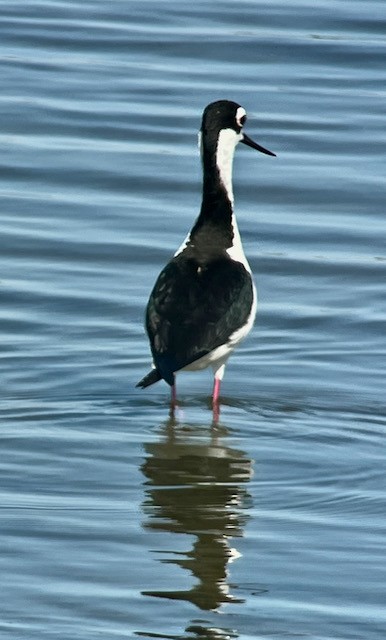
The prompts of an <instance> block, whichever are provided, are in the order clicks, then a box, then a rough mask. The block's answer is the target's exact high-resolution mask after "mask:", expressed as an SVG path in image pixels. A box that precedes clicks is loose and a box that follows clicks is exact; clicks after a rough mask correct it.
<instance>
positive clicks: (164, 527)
mask: <svg viewBox="0 0 386 640" xmlns="http://www.w3.org/2000/svg"><path fill="white" fill-rule="evenodd" d="M219 429H220V428H219V427H217V428H216V429H215V430H214V429H213V430H212V431H211V432H210V433H208V431H205V432H204V434H205V435H204V436H203V434H202V432H198V431H197V430H196V431H194V430H193V428H192V430H191V431H190V432H189V433H188V434H187V432H186V431H184V432H182V431H181V427H177V428H175V427H173V425H172V424H167V425H166V427H165V428H164V430H163V433H162V437H161V439H160V441H159V442H156V443H149V444H147V445H145V451H146V453H147V457H146V459H145V462H144V463H143V465H142V471H143V474H144V475H145V476H146V478H147V483H146V484H147V485H149V487H148V488H147V489H146V499H145V501H144V505H143V508H144V512H145V514H146V515H147V516H148V519H147V521H146V522H145V525H144V526H146V527H148V528H151V529H153V530H161V531H166V532H170V533H184V534H188V535H190V536H194V543H193V546H192V548H191V550H190V551H187V552H179V553H174V554H173V557H172V558H166V559H165V558H162V561H163V562H168V563H173V564H176V565H179V566H180V567H182V568H183V569H187V570H189V572H190V573H191V574H192V575H193V576H194V577H195V578H196V582H195V584H194V585H193V586H192V587H191V588H190V589H189V590H163V591H146V592H144V595H151V596H158V597H162V598H170V599H174V600H188V601H190V602H191V603H193V604H194V605H196V606H197V607H199V608H200V609H204V610H213V609H217V608H218V607H219V606H220V605H221V604H222V603H224V602H241V600H238V599H237V598H235V597H234V596H232V594H231V593H230V585H229V584H228V582H227V567H228V563H230V562H231V561H232V560H234V559H235V558H237V557H238V555H239V554H238V552H237V551H236V549H234V548H232V547H231V545H230V541H231V539H232V538H235V537H240V536H242V535H243V528H244V526H245V522H246V520H247V516H246V514H245V511H243V510H244V509H245V507H246V506H247V505H248V501H249V494H248V493H247V491H246V489H245V487H244V483H246V482H248V481H249V479H250V477H251V474H252V463H251V460H248V459H247V458H246V457H245V454H244V453H243V452H242V451H239V450H236V449H231V448H230V447H226V446H225V444H224V442H223V441H222V440H224V438H223V437H222V436H221V432H220V430H219ZM214 632H215V630H213V633H214ZM193 637H194V636H193ZM213 637H214V638H215V637H222V636H221V635H220V636H218V635H217V636H216V635H214V636H213ZM228 637H229V636H228Z"/></svg>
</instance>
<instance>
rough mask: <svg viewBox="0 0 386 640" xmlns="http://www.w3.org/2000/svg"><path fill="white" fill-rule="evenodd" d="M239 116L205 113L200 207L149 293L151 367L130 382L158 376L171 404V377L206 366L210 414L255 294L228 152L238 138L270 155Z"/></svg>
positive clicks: (228, 111) (224, 109) (220, 109)
mask: <svg viewBox="0 0 386 640" xmlns="http://www.w3.org/2000/svg"><path fill="white" fill-rule="evenodd" d="M245 121H246V112H245V109H243V107H241V106H240V105H239V104H237V103H235V102H230V101H228V100H220V101H217V102H213V103H211V104H209V105H208V106H207V107H206V109H205V110H204V113H203V117H202V125H201V130H200V150H201V159H202V166H203V194H202V205H201V211H200V214H199V216H198V218H197V220H196V222H195V224H194V226H193V228H192V230H191V231H190V233H189V234H188V236H187V238H186V239H185V241H184V243H183V244H182V246H181V247H180V248H179V249H178V251H177V252H176V253H175V255H174V257H173V258H172V260H171V261H170V262H169V263H168V264H167V265H166V266H165V268H164V269H163V270H162V271H161V273H160V275H159V276H158V279H157V281H156V283H155V285H154V288H153V291H152V292H151V295H150V299H149V302H148V305H147V311H146V330H147V333H148V336H149V340H150V347H151V352H152V355H153V369H152V370H151V371H150V373H148V374H147V375H146V376H145V377H144V378H143V379H142V380H141V381H140V382H139V383H138V385H137V386H138V387H147V386H149V385H151V384H153V383H155V382H157V381H158V380H161V379H162V378H163V379H164V380H165V381H166V382H167V383H168V384H169V385H170V386H171V387H172V408H174V405H175V400H176V396H175V374H176V373H177V372H179V371H184V370H192V371H193V370H199V369H204V368H206V367H208V366H211V367H212V369H213V373H214V389H213V411H214V418H215V419H217V418H218V401H219V390H220V382H221V380H222V377H223V375H224V370H225V364H226V362H227V359H228V357H229V355H230V354H231V352H232V351H233V349H234V348H235V347H236V345H237V344H238V343H239V342H240V341H241V340H242V339H243V338H244V337H245V336H246V335H247V334H248V333H249V331H250V330H251V328H252V325H253V322H254V318H255V313H256V291H255V287H254V284H253V280H252V275H251V269H250V266H249V264H248V261H247V259H246V257H245V254H244V251H243V247H242V244H241V239H240V234H239V230H238V226H237V222H236V218H235V215H234V211H233V190H232V162H233V155H234V151H235V148H236V145H237V143H238V142H243V143H244V144H246V145H248V146H249V147H252V148H253V149H256V150H258V151H261V152H262V153H266V154H268V155H271V156H273V155H275V154H274V153H272V152H271V151H268V150H267V149H264V147H261V146H260V145H259V144H257V143H256V142H253V140H251V139H250V138H249V137H248V136H246V135H245V133H243V130H242V129H243V125H244V123H245Z"/></svg>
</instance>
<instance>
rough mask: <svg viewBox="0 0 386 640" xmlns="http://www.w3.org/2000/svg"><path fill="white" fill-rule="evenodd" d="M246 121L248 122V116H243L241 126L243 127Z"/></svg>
mask: <svg viewBox="0 0 386 640" xmlns="http://www.w3.org/2000/svg"><path fill="white" fill-rule="evenodd" d="M246 121H247V116H242V117H241V118H240V124H241V126H243V125H244V124H245V123H246Z"/></svg>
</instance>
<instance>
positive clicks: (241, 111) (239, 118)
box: [236, 107, 247, 127]
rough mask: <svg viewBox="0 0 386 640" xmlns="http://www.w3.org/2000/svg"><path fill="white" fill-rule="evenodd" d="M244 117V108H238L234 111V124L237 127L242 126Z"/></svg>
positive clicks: (245, 115)
mask: <svg viewBox="0 0 386 640" xmlns="http://www.w3.org/2000/svg"><path fill="white" fill-rule="evenodd" d="M246 117H247V112H246V111H245V109H244V107H239V108H238V109H237V111H236V123H237V125H238V126H239V127H242V126H243V124H244V122H245V119H246Z"/></svg>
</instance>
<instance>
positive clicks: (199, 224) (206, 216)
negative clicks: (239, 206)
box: [191, 146, 233, 248]
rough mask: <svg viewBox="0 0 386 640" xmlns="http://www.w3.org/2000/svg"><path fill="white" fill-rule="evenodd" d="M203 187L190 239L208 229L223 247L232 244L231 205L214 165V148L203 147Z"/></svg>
mask: <svg viewBox="0 0 386 640" xmlns="http://www.w3.org/2000/svg"><path fill="white" fill-rule="evenodd" d="M202 165H203V173H204V176H203V187H202V204H201V210H200V214H199V216H198V218H197V220H196V222H195V225H194V227H193V229H192V232H191V239H192V240H193V238H194V236H196V235H201V233H200V232H201V231H202V230H203V229H205V231H209V229H210V234H211V235H212V234H213V236H216V237H217V241H220V242H221V243H222V245H223V246H224V247H225V248H228V247H230V246H231V245H232V240H233V227H232V214H233V207H232V203H231V201H230V199H229V196H228V193H227V190H226V188H225V186H224V185H223V183H222V182H221V179H220V172H219V170H218V167H217V165H216V149H215V148H214V149H213V148H212V149H211V148H208V146H207V147H206V148H204V150H203V157H202Z"/></svg>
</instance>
